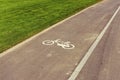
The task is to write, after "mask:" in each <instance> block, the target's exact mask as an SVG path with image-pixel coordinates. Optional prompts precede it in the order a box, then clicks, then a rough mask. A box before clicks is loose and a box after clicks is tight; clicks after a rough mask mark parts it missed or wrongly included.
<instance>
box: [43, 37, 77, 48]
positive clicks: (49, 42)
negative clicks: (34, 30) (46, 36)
mask: <svg viewBox="0 0 120 80" xmlns="http://www.w3.org/2000/svg"><path fill="white" fill-rule="evenodd" d="M42 44H43V45H48V46H50V45H54V44H57V46H60V47H62V48H63V49H74V48H75V46H74V45H73V44H71V42H70V41H66V42H64V41H62V40H61V39H56V40H45V41H43V42H42Z"/></svg>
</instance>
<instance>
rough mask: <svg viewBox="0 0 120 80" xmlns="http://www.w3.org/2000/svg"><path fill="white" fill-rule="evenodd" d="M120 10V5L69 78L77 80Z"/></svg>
mask: <svg viewBox="0 0 120 80" xmlns="http://www.w3.org/2000/svg"><path fill="white" fill-rule="evenodd" d="M119 10H120V6H119V7H118V9H117V10H116V11H115V13H114V14H113V16H112V17H111V19H110V20H109V22H108V23H107V25H106V26H105V28H104V29H103V30H102V32H101V33H100V35H99V36H98V37H97V39H96V40H95V42H94V43H93V44H92V46H91V47H90V48H89V50H88V52H87V53H86V55H85V56H84V57H83V59H82V60H81V62H80V63H79V64H78V66H77V67H76V68H75V70H74V72H73V73H72V75H71V76H70V77H69V78H68V80H75V79H76V78H77V76H78V75H79V73H80V71H81V70H82V68H83V67H84V65H85V63H86V62H87V60H88V59H89V57H90V56H91V54H92V52H93V51H94V49H95V48H96V46H97V45H98V43H99V42H100V40H101V39H102V37H103V36H104V34H105V32H106V31H107V29H108V28H109V26H110V25H111V23H112V21H113V20H114V18H115V17H116V15H117V13H118V12H119Z"/></svg>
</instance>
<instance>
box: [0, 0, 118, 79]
mask: <svg viewBox="0 0 120 80" xmlns="http://www.w3.org/2000/svg"><path fill="white" fill-rule="evenodd" d="M119 4H120V0H104V1H102V2H101V3H99V4H98V5H96V6H93V7H90V8H89V9H87V10H85V11H84V12H82V13H80V14H78V15H76V16H74V17H73V18H71V19H69V20H67V21H65V22H63V23H61V24H59V25H56V27H54V28H52V29H51V30H49V31H47V32H45V33H44V34H41V35H39V36H38V37H36V38H34V39H32V40H31V41H29V42H27V43H26V44H24V45H22V46H20V47H18V48H16V49H14V50H11V51H10V52H9V53H8V54H6V55H4V56H2V57H0V80H67V79H68V78H69V77H70V76H71V73H72V72H73V70H74V69H75V68H76V66H77V64H78V63H79V62H80V61H81V59H82V58H83V57H84V55H85V53H86V52H87V50H88V49H89V47H90V46H91V45H92V43H93V42H94V41H95V39H96V38H97V36H98V35H99V34H100V32H101V31H102V29H103V28H104V27H105V25H106V24H107V23H108V21H109V20H110V18H111V16H112V15H113V14H114V12H115V11H116V9H117V8H118V6H119ZM119 21H120V12H119V13H118V15H117V16H116V18H115V20H114V21H113V22H112V24H111V25H110V28H109V30H107V32H106V34H105V35H104V37H103V39H102V40H101V42H100V43H99V44H98V46H97V48H96V49H95V51H94V52H93V54H92V55H91V57H90V59H89V60H88V62H87V63H86V65H85V66H84V68H83V69H82V71H81V72H80V74H79V76H78V77H77V80H119V79H120V76H119V75H120V70H119V67H120V63H119V60H120V58H119V56H120V50H119V49H120V44H119V43H120V37H119V33H120V32H119V31H120V23H119ZM56 39H61V40H63V41H70V42H71V43H72V44H74V45H75V48H74V49H63V48H62V47H60V46H57V45H56V44H54V45H51V46H50V45H49V46H47V45H43V44H42V42H43V41H44V40H56Z"/></svg>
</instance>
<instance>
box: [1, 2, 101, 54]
mask: <svg viewBox="0 0 120 80" xmlns="http://www.w3.org/2000/svg"><path fill="white" fill-rule="evenodd" d="M98 1H100V0H0V52H3V51H5V50H6V49H8V48H10V47H12V46H14V45H16V44H18V43H20V42H22V41H23V40H25V39H27V38H29V37H31V36H33V35H35V34H36V33H38V32H40V31H42V30H44V29H45V28H48V27H50V26H51V25H53V24H55V23H57V22H59V21H60V20H63V19H65V18H66V17H69V16H71V15H72V14H75V13H76V12H78V11H80V10H82V9H84V8H86V7H88V6H90V5H92V4H95V3H96V2H98Z"/></svg>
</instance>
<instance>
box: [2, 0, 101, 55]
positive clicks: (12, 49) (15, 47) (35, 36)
mask: <svg viewBox="0 0 120 80" xmlns="http://www.w3.org/2000/svg"><path fill="white" fill-rule="evenodd" d="M102 2H103V1H101V2H99V3H97V4H94V5H92V6H90V7H88V8H85V9H83V10H81V11H80V12H78V13H76V14H74V15H72V16H70V17H68V18H66V19H64V20H62V21H60V22H58V23H56V24H54V25H52V26H50V27H49V28H47V29H45V30H43V31H41V32H40V33H38V34H36V35H34V36H32V37H30V38H28V39H26V40H25V41H23V42H21V43H18V44H17V45H16V46H13V47H12V48H10V49H8V50H6V51H4V52H2V53H0V57H3V56H5V55H6V54H8V53H10V52H11V51H14V50H15V49H18V48H20V47H21V46H23V45H24V44H26V43H28V42H29V41H32V40H33V39H35V38H37V37H38V36H40V35H42V34H44V33H46V32H47V31H49V30H51V29H53V28H54V27H56V26H57V25H60V24H62V23H63V22H65V21H67V20H69V19H71V18H74V17H75V16H77V15H79V14H81V13H83V12H85V11H87V10H88V9H90V8H92V7H95V6H97V5H99V4H100V3H102Z"/></svg>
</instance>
